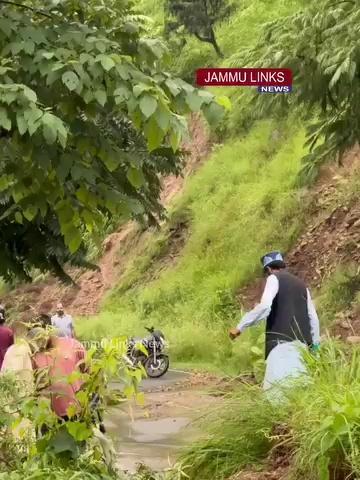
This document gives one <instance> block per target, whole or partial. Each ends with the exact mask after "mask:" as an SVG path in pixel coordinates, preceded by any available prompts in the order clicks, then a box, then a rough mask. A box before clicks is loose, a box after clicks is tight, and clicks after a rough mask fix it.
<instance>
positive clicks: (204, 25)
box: [165, 0, 232, 57]
mask: <svg viewBox="0 0 360 480" xmlns="http://www.w3.org/2000/svg"><path fill="white" fill-rule="evenodd" d="M231 11H232V6H231V5H230V3H229V1H228V0H195V1H194V0H192V1H188V0H167V2H166V3H165V15H166V16H167V19H166V24H165V25H166V33H170V32H176V33H177V35H181V34H183V33H189V34H190V35H194V36H195V37H196V38H197V39H198V40H200V41H201V42H206V43H210V44H211V45H212V46H213V48H214V50H215V52H216V53H217V54H218V56H219V57H223V54H222V52H221V49H220V47H219V45H218V42H217V40H216V36H215V30H214V28H215V24H216V23H219V22H221V21H222V20H224V19H225V18H227V17H228V16H229V15H230V13H231Z"/></svg>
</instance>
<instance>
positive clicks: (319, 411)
mask: <svg viewBox="0 0 360 480" xmlns="http://www.w3.org/2000/svg"><path fill="white" fill-rule="evenodd" d="M359 354H360V350H359V348H358V347H356V348H353V347H345V346H344V345H341V344H339V343H337V342H335V341H334V340H328V341H327V342H325V343H324V344H323V346H322V349H321V353H320V356H318V357H315V358H314V357H312V356H308V357H307V358H306V361H307V365H308V369H309V378H308V379H307V380H306V382H307V383H306V388H304V386H303V385H302V384H301V382H300V384H299V385H298V387H295V388H292V389H286V388H285V387H284V388H282V389H281V388H280V387H279V388H280V391H281V396H282V400H281V402H280V403H276V402H275V403H271V402H269V401H268V399H267V398H266V396H265V395H264V394H263V392H262V391H261V389H260V388H259V387H254V386H252V387H242V388H241V389H239V390H238V391H237V392H235V393H234V394H231V395H230V397H229V398H228V400H226V401H225V405H223V406H222V407H221V409H218V410H215V411H214V412H213V413H212V414H211V416H210V417H208V416H207V417H206V422H204V424H205V428H206V429H207V430H208V436H207V437H206V438H205V439H204V440H202V441H201V442H199V443H198V444H195V445H194V446H193V447H192V448H191V449H190V450H189V451H188V452H187V453H186V454H185V455H184V456H183V458H182V460H181V465H182V468H183V470H184V472H185V473H186V474H187V475H188V478H189V479H191V480H195V479H198V478H201V479H203V480H207V479H209V480H211V479H215V480H220V479H224V478H230V477H231V475H233V474H235V473H240V472H241V471H250V470H253V471H254V472H256V471H261V470H264V471H269V472H273V473H274V471H275V472H276V469H277V468H280V467H281V468H284V470H282V475H285V476H284V477H281V476H279V478H295V479H297V478H299V479H300V478H306V479H309V480H329V479H334V478H358V475H359V450H358V444H359V420H360V402H359V388H360V376H359ZM335 386H336V388H334V387H335ZM279 459H280V462H279ZM184 478H185V477H184ZM239 478H241V477H239ZM259 478H261V477H259ZM274 478H278V477H276V476H275V477H274Z"/></svg>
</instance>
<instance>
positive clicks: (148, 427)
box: [105, 370, 219, 473]
mask: <svg viewBox="0 0 360 480" xmlns="http://www.w3.org/2000/svg"><path fill="white" fill-rule="evenodd" d="M215 384H216V380H214V379H213V378H212V379H208V377H206V376H201V375H199V376H196V375H194V374H191V373H186V372H179V371H176V370H170V371H169V372H168V373H167V374H166V375H164V377H161V378H159V379H146V380H143V382H142V385H141V389H142V390H143V391H144V393H145V405H144V406H139V405H134V404H129V403H126V404H122V405H120V406H116V407H112V408H111V409H110V410H109V412H108V414H107V416H106V419H105V426H106V428H107V431H108V432H109V434H110V435H111V436H112V438H113V441H114V445H115V449H116V452H117V457H118V462H117V463H118V466H119V468H121V469H123V470H126V471H128V472H130V473H134V472H135V471H136V469H137V465H138V464H141V463H143V464H145V465H147V466H148V467H150V468H152V469H153V470H157V471H160V470H164V469H166V468H168V467H170V466H171V465H172V464H173V463H174V462H175V460H176V458H177V456H178V453H179V450H180V449H181V448H183V447H185V446H187V445H190V444H191V443H192V442H193V441H194V440H195V439H196V438H198V436H199V435H200V433H201V431H200V428H199V426H198V425H194V424H193V420H194V419H196V418H197V417H199V416H200V415H203V414H204V413H205V412H206V409H207V408H208V407H210V406H211V405H215V404H216V403H217V402H219V398H217V397H215V396H212V395H211V394H210V393H209V387H213V386H214V385H215ZM111 386H112V388H114V389H120V388H121V387H122V384H121V383H120V382H113V383H112V384H111Z"/></svg>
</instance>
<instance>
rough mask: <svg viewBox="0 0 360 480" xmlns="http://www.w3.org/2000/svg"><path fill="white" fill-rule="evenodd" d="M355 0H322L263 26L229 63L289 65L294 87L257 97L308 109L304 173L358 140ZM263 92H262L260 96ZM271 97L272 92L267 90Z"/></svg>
mask: <svg viewBox="0 0 360 480" xmlns="http://www.w3.org/2000/svg"><path fill="white" fill-rule="evenodd" d="M359 24H360V8H359V4H358V2H352V1H341V2H334V1H333V0H320V1H318V2H308V6H307V7H306V8H305V9H304V10H301V11H299V12H297V13H296V14H294V15H291V16H289V17H287V18H281V19H279V20H276V21H275V22H272V23H270V24H268V25H266V26H265V28H264V31H263V35H262V36H261V38H260V41H259V42H258V43H257V44H256V45H253V46H252V47H251V49H249V50H248V51H242V52H240V54H239V55H237V56H236V57H235V58H234V59H233V65H234V66H237V65H240V64H241V66H244V65H251V66H253V67H254V66H261V67H288V68H291V69H292V71H293V76H294V81H293V83H294V88H293V93H292V94H291V95H289V96H288V99H287V100H285V98H282V99H281V100H279V99H278V98H277V96H275V95H274V96H273V98H272V99H270V98H266V99H264V98H261V99H259V102H260V105H261V107H263V106H264V103H265V104H267V105H266V107H270V109H271V110H272V111H274V107H275V108H278V107H279V105H280V106H281V107H284V106H285V107H287V108H289V107H290V108H294V107H296V106H298V105H300V106H304V107H305V109H306V118H307V119H308V120H309V118H310V120H311V121H310V125H309V127H308V145H309V147H310V154H309V155H308V156H307V157H306V158H305V159H304V160H305V169H304V171H303V173H305V174H306V175H307V176H309V175H311V176H314V175H315V174H316V172H317V170H318V167H319V165H320V164H321V163H322V162H324V161H326V160H328V159H335V158H338V159H341V156H342V155H343V153H344V152H345V151H346V150H348V149H349V148H351V147H352V146H354V145H355V144H357V143H359V141H360V122H359V118H360V102H359V100H360V50H359V40H358V31H359ZM262 97H263V96H262ZM268 97H270V96H268Z"/></svg>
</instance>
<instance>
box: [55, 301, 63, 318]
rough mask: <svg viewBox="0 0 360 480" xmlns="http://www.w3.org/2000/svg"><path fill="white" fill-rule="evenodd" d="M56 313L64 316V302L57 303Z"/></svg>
mask: <svg viewBox="0 0 360 480" xmlns="http://www.w3.org/2000/svg"><path fill="white" fill-rule="evenodd" d="M56 313H57V314H58V315H60V317H62V316H63V315H64V306H63V304H62V303H58V304H57V305H56Z"/></svg>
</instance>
